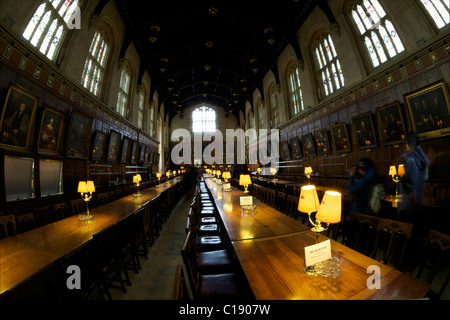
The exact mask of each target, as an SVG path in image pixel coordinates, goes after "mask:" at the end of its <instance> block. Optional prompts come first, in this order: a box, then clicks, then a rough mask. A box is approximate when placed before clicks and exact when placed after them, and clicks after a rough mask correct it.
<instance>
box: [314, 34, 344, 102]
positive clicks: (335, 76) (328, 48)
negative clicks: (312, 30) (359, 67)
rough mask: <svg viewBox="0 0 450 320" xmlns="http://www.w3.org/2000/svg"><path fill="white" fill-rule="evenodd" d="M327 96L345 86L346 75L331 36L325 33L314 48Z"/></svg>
mask: <svg viewBox="0 0 450 320" xmlns="http://www.w3.org/2000/svg"><path fill="white" fill-rule="evenodd" d="M313 51H314V53H315V57H316V62H317V69H318V73H319V75H320V79H321V81H322V87H323V91H324V93H325V96H328V95H329V94H331V93H333V92H334V91H336V90H339V89H340V88H342V87H343V86H344V84H345V83H344V75H343V73H342V69H341V64H340V63H339V59H338V57H337V53H336V49H335V47H334V43H333V39H331V36H330V35H329V34H328V35H324V36H322V37H321V39H320V40H319V41H318V42H317V44H316V45H315V47H314V49H313Z"/></svg>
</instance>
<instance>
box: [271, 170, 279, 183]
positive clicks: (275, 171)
mask: <svg viewBox="0 0 450 320" xmlns="http://www.w3.org/2000/svg"><path fill="white" fill-rule="evenodd" d="M277 171H278V170H277V168H274V167H271V168H270V173H271V174H273V180H272V181H277V179H276V178H275V175H276V174H277Z"/></svg>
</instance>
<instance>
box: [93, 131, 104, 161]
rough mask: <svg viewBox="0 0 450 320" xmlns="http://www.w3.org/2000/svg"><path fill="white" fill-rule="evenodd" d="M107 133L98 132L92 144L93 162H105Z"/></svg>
mask: <svg viewBox="0 0 450 320" xmlns="http://www.w3.org/2000/svg"><path fill="white" fill-rule="evenodd" d="M106 138H107V135H106V133H104V132H102V131H98V130H97V131H96V132H95V135H94V142H93V143H92V160H93V161H103V159H104V155H105V145H106Z"/></svg>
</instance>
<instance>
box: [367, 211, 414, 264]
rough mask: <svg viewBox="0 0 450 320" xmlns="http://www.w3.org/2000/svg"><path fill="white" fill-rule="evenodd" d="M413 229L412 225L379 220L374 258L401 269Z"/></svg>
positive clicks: (373, 252)
mask: <svg viewBox="0 0 450 320" xmlns="http://www.w3.org/2000/svg"><path fill="white" fill-rule="evenodd" d="M412 229H413V224H412V223H407V222H401V221H396V220H391V219H381V218H379V219H378V223H377V237H376V240H375V246H374V249H373V251H372V258H374V259H377V260H379V261H381V262H382V263H386V264H388V265H390V266H392V267H395V268H400V267H401V264H402V262H403V258H404V254H405V251H406V247H407V245H408V241H409V239H410V238H411V234H412ZM380 254H381V255H380Z"/></svg>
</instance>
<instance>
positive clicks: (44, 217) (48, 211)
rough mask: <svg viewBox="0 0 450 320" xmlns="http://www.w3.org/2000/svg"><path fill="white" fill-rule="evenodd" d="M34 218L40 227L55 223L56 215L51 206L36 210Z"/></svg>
mask: <svg viewBox="0 0 450 320" xmlns="http://www.w3.org/2000/svg"><path fill="white" fill-rule="evenodd" d="M35 216H36V220H37V221H38V225H39V226H40V227H42V226H45V225H47V224H49V223H52V222H55V221H56V215H55V211H54V210H53V206H47V207H42V208H38V209H36V210H35Z"/></svg>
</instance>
